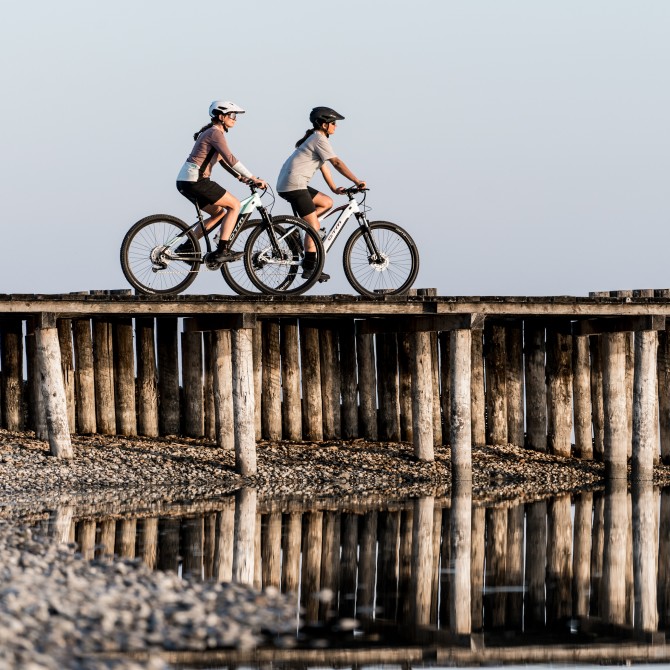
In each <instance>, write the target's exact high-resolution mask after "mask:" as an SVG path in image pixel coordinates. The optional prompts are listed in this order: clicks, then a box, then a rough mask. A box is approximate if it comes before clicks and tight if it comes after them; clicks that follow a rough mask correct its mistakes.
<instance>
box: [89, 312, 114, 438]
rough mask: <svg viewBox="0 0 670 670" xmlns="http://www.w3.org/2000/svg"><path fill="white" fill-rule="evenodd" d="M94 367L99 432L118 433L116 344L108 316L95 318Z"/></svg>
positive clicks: (104, 433)
mask: <svg viewBox="0 0 670 670" xmlns="http://www.w3.org/2000/svg"><path fill="white" fill-rule="evenodd" d="M93 367H94V369H95V414H96V423H97V426H98V433H102V434H103V435H114V433H116V412H115V409H114V407H115V399H114V344H113V338H112V322H111V320H110V319H108V318H104V317H95V318H94V319H93Z"/></svg>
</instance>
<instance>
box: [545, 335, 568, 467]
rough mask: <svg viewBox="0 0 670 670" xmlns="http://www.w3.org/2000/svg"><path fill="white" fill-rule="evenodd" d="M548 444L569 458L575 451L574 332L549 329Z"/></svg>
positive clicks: (551, 451) (553, 451)
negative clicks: (573, 434)
mask: <svg viewBox="0 0 670 670" xmlns="http://www.w3.org/2000/svg"><path fill="white" fill-rule="evenodd" d="M547 446H548V449H549V452H550V453H552V454H556V455H558V456H566V457H569V456H570V454H571V450H572V335H567V334H563V333H560V332H558V330H556V329H555V328H553V327H552V328H547Z"/></svg>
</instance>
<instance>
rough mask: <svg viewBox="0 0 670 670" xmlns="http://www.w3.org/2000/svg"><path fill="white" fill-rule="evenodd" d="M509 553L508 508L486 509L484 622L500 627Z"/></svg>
mask: <svg viewBox="0 0 670 670" xmlns="http://www.w3.org/2000/svg"><path fill="white" fill-rule="evenodd" d="M506 555H507V509H506V508H505V507H492V508H489V509H487V510H486V590H487V592H488V591H490V593H487V595H485V596H484V623H485V625H486V626H487V627H490V626H492V627H494V628H500V627H501V626H504V624H505V609H506V600H507V594H506V593H505V590H504V588H503V587H504V586H505V558H506Z"/></svg>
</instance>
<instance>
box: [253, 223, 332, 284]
mask: <svg viewBox="0 0 670 670" xmlns="http://www.w3.org/2000/svg"><path fill="white" fill-rule="evenodd" d="M306 238H307V239H311V240H312V241H313V242H314V246H315V248H316V263H315V265H314V268H313V270H312V269H310V271H307V270H303V261H304V260H305V244H304V240H305V239H306ZM325 257H326V253H325V250H324V248H323V243H322V242H321V238H320V236H319V234H318V233H317V232H316V231H315V230H314V229H313V228H312V227H311V226H310V225H309V224H308V223H307V222H306V221H303V220H302V219H299V218H297V217H293V216H282V217H277V218H276V219H273V223H272V226H267V225H261V226H258V227H257V228H256V230H254V231H253V232H252V233H251V235H250V236H249V240H248V242H247V245H246V248H245V252H244V265H245V267H246V270H247V274H248V275H249V278H250V279H251V281H252V282H253V283H254V285H255V286H256V287H257V288H258V289H259V290H260V291H261V292H262V293H266V294H269V295H300V294H301V293H304V292H305V291H307V290H309V289H310V288H311V287H312V286H314V284H315V283H316V282H317V281H318V279H319V277H320V276H321V270H322V269H323V264H324V261H325Z"/></svg>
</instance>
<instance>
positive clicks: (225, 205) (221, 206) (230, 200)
mask: <svg viewBox="0 0 670 670" xmlns="http://www.w3.org/2000/svg"><path fill="white" fill-rule="evenodd" d="M210 207H212V208H215V209H217V210H218V211H219V212H222V211H223V210H225V211H226V213H225V214H224V215H223V218H221V214H218V215H215V214H214V212H213V211H210ZM205 211H206V212H207V213H208V214H212V218H211V219H209V220H210V221H211V220H212V219H214V218H215V217H216V220H217V221H218V220H219V219H221V241H222V242H227V241H228V240H229V239H230V233H232V232H233V228H234V227H235V223H236V222H237V217H238V216H239V214H240V201H239V200H238V199H237V198H236V197H235V196H234V195H233V194H232V193H229V192H228V191H226V194H225V195H224V196H222V197H221V198H219V199H218V200H217V201H216V202H215V203H214V204H213V205H209V206H208V207H205ZM208 230H209V227H208Z"/></svg>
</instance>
